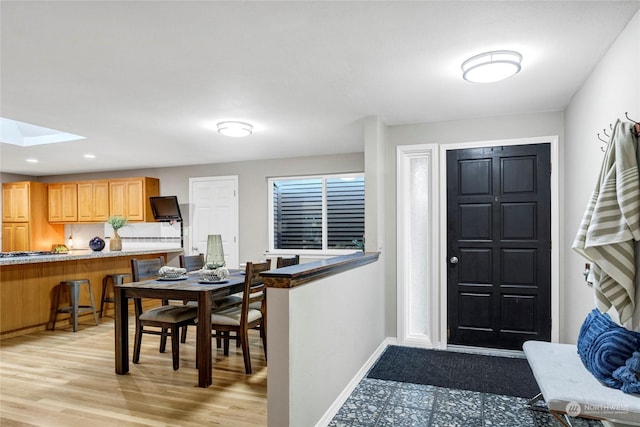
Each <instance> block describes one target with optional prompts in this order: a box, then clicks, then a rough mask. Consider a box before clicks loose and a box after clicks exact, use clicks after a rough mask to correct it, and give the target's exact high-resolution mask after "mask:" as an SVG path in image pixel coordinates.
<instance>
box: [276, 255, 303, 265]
mask: <svg viewBox="0 0 640 427" xmlns="http://www.w3.org/2000/svg"><path fill="white" fill-rule="evenodd" d="M298 264H300V255H294V256H292V257H286V258H285V257H281V256H279V257H278V258H277V259H276V268H282V267H289V266H290V265H298Z"/></svg>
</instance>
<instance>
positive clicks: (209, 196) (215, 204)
mask: <svg viewBox="0 0 640 427" xmlns="http://www.w3.org/2000/svg"><path fill="white" fill-rule="evenodd" d="M189 182H190V190H189V203H190V204H191V205H192V212H193V214H192V216H191V254H192V255H193V254H198V253H203V254H205V255H206V251H207V238H208V236H209V235H210V234H220V235H221V237H222V249H223V251H224V258H225V261H226V264H227V266H228V267H229V268H238V265H239V259H238V222H239V219H238V180H237V177H235V176H230V177H229V176H227V177H211V178H191V179H190V180H189Z"/></svg>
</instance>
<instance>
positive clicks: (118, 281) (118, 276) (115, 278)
mask: <svg viewBox="0 0 640 427" xmlns="http://www.w3.org/2000/svg"><path fill="white" fill-rule="evenodd" d="M130 277H131V274H129V273H114V274H107V275H106V276H104V279H102V296H101V297H100V318H102V314H103V310H104V303H105V302H110V303H111V304H114V303H115V302H116V300H115V299H114V298H113V296H108V295H107V286H108V285H109V279H111V285H112V288H113V286H115V285H122V284H123V283H124V279H128V278H130ZM112 295H113V294H112Z"/></svg>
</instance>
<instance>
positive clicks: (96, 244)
mask: <svg viewBox="0 0 640 427" xmlns="http://www.w3.org/2000/svg"><path fill="white" fill-rule="evenodd" d="M89 247H90V248H91V250H92V251H94V252H100V251H101V250H103V249H104V240H102V239H101V238H100V237H98V236H96V237H94V238H93V239H91V240H89Z"/></svg>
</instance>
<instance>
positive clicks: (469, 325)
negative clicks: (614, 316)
mask: <svg viewBox="0 0 640 427" xmlns="http://www.w3.org/2000/svg"><path fill="white" fill-rule="evenodd" d="M550 175H551V165H550V144H533V145H518V146H504V147H486V148H471V149H464V150H450V151H448V152H447V210H448V212H447V215H448V219H447V235H448V282H447V289H448V292H447V311H448V333H449V338H448V343H449V344H457V345H468V346H478V347H492V348H501V349H515V350H521V349H522V343H523V342H524V341H527V340H532V339H535V340H542V341H549V340H550V339H551V184H550V183H551V177H550Z"/></svg>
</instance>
